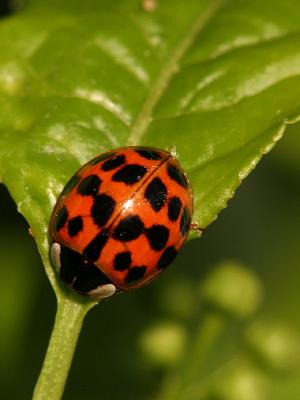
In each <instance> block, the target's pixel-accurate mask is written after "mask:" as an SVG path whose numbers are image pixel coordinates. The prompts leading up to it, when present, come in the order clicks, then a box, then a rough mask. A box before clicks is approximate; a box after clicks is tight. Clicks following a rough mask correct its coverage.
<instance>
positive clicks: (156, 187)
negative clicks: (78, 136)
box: [49, 146, 193, 299]
mask: <svg viewBox="0 0 300 400" xmlns="http://www.w3.org/2000/svg"><path fill="white" fill-rule="evenodd" d="M192 211H193V196H192V189H191V185H190V182H189V179H188V177H187V175H186V174H185V172H184V171H183V169H182V168H181V166H180V164H179V162H178V161H177V159H176V158H175V157H174V156H173V155H172V154H171V153H169V152H167V151H164V150H160V149H156V148H152V147H136V146H130V147H121V148H119V149H116V150H112V151H109V152H106V153H104V154H102V155H100V156H97V157H95V158H93V159H92V160H91V161H89V162H88V163H87V164H85V165H84V166H83V167H81V168H80V169H79V171H78V172H77V173H76V174H75V175H74V176H73V177H72V178H71V179H70V180H69V182H68V183H67V185H66V186H65V188H64V189H63V191H62V193H61V195H60V196H59V198H58V201H57V203H56V205H55V207H54V210H53V213H52V217H51V221H50V229H49V232H50V236H51V238H52V240H53V243H52V246H51V258H52V262H53V264H54V265H55V267H56V268H57V270H58V272H59V275H60V277H61V279H62V280H63V281H64V282H65V283H67V284H68V285H70V286H71V287H72V288H73V289H75V290H76V291H77V292H78V293H80V294H82V295H87V296H90V297H92V298H94V299H102V298H105V297H109V296H112V295H113V294H114V293H115V292H116V291H128V290H131V289H136V288H139V287H141V286H143V285H145V284H147V283H149V282H150V281H152V280H153V279H154V278H155V277H156V276H157V275H158V274H159V273H160V272H161V271H163V270H164V269H165V268H166V267H167V266H168V265H169V264H170V263H171V262H172V261H173V260H174V258H175V257H176V255H177V253H178V251H179V249H180V248H181V247H182V245H183V243H184V242H185V240H186V238H187V235H188V233H189V230H190V227H191V215H192Z"/></svg>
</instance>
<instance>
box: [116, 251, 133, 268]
mask: <svg viewBox="0 0 300 400" xmlns="http://www.w3.org/2000/svg"><path fill="white" fill-rule="evenodd" d="M130 265H131V253H130V251H123V252H122V253H118V254H116V256H115V259H114V269H115V270H116V271H125V270H126V269H128V268H129V267H130Z"/></svg>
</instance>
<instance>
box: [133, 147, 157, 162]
mask: <svg viewBox="0 0 300 400" xmlns="http://www.w3.org/2000/svg"><path fill="white" fill-rule="evenodd" d="M135 151H136V152H137V153H138V154H139V155H140V156H141V157H143V158H146V159H147V160H160V159H161V158H162V157H163V155H162V154H161V153H160V152H159V151H157V150H154V149H147V148H146V147H141V148H139V149H136V150H135Z"/></svg>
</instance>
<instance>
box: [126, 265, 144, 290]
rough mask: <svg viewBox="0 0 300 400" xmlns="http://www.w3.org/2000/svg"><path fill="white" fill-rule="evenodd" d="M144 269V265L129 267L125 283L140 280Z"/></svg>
mask: <svg viewBox="0 0 300 400" xmlns="http://www.w3.org/2000/svg"><path fill="white" fill-rule="evenodd" d="M146 270H147V267H146V266H145V265H141V266H138V267H132V268H130V270H129V271H128V274H127V275H126V277H125V283H127V284H129V285H130V284H132V283H135V282H137V281H139V280H141V279H142V278H143V277H144V275H145V272H146Z"/></svg>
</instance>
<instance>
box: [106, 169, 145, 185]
mask: <svg viewBox="0 0 300 400" xmlns="http://www.w3.org/2000/svg"><path fill="white" fill-rule="evenodd" d="M146 172H147V168H145V167H143V166H142V165H139V164H128V165H125V167H123V168H121V169H119V170H118V171H117V172H115V173H114V175H113V177H112V180H113V181H115V182H123V183H126V185H133V184H135V183H137V182H138V181H139V180H141V179H142V177H143V176H144V175H145V174H146Z"/></svg>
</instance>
